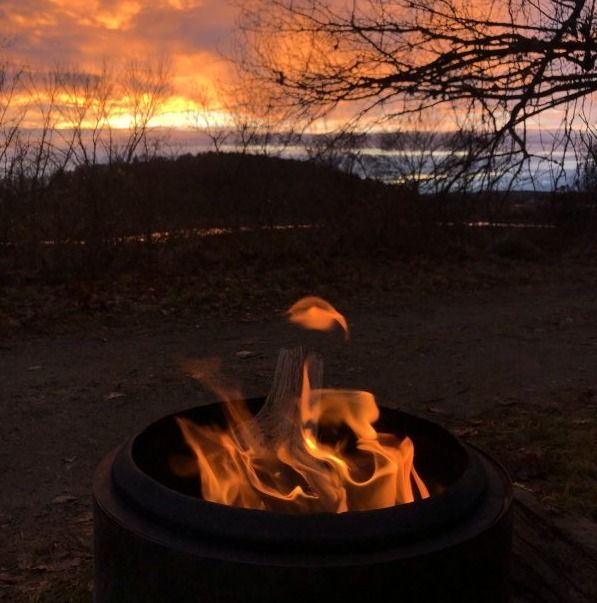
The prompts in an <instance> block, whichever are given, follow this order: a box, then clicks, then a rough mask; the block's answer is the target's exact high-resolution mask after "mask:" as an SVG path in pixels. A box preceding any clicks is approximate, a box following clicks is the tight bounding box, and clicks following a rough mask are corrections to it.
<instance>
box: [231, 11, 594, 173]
mask: <svg viewBox="0 0 597 603" xmlns="http://www.w3.org/2000/svg"><path fill="white" fill-rule="evenodd" d="M239 25H240V26H239V32H240V36H239V44H238V47H237V50H238V57H237V58H238V60H239V61H240V62H241V63H242V65H243V66H244V68H245V69H246V70H247V71H249V72H250V73H251V74H252V75H253V76H254V77H255V78H256V79H257V80H258V81H260V82H263V83H268V84H269V85H270V86H272V87H273V89H275V90H277V95H278V97H277V98H278V101H279V102H280V103H291V104H293V105H294V106H295V107H296V108H298V109H299V110H300V111H301V112H302V113H303V114H304V115H310V116H316V117H318V116H321V115H327V114H329V113H330V112H331V111H333V110H340V111H344V110H345V107H346V106H351V107H352V108H353V112H352V113H351V116H354V115H355V114H356V120H357V121H358V122H359V123H360V124H363V123H369V124H371V123H373V122H375V123H380V122H383V123H388V122H389V123H396V122H398V121H400V118H402V117H403V116H407V115H409V114H413V113H414V114H425V113H426V112H433V114H434V115H437V114H438V112H442V111H444V112H445V113H446V116H448V114H451V115H452V116H454V115H457V116H458V117H457V118H454V117H450V118H449V119H448V118H447V119H448V121H449V123H451V124H452V127H458V128H464V129H471V130H475V131H479V132H482V133H483V135H484V138H485V140H486V144H485V147H484V149H483V152H482V153H480V155H479V157H481V156H484V157H487V158H496V157H504V156H509V157H513V156H517V157H518V158H519V160H520V161H521V164H522V162H523V161H524V160H526V159H528V157H529V150H528V144H527V131H528V128H529V125H537V124H540V123H541V121H543V122H545V121H548V122H549V123H550V125H555V124H553V123H552V122H554V120H555V119H556V118H559V119H560V122H559V124H558V125H559V126H562V128H561V130H560V131H561V132H564V136H563V137H562V138H558V139H557V142H558V143H559V144H563V145H565V146H566V145H568V144H569V143H570V141H571V136H570V134H571V132H572V130H573V128H574V123H575V119H576V118H577V117H578V116H580V115H582V116H584V120H585V121H586V119H587V116H588V115H589V111H590V109H589V104H590V99H591V95H592V94H593V92H595V90H597V70H596V68H595V61H596V59H597V19H596V16H595V0H590V1H586V0H361V1H358V0H353V1H345V0H248V1H247V2H246V3H245V4H244V6H243V10H242V15H241V18H240V21H239ZM554 110H556V111H554ZM589 119H590V118H589ZM457 122H459V123H457ZM488 133H490V134H491V135H489V136H487V134H488ZM469 167H470V166H469ZM477 167H478V166H477ZM486 167H488V168H489V164H487V166H486Z"/></svg>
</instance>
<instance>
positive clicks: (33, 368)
mask: <svg viewBox="0 0 597 603" xmlns="http://www.w3.org/2000/svg"><path fill="white" fill-rule="evenodd" d="M42 368H43V366H41V364H34V365H33V366H28V367H27V370H28V371H41V369H42Z"/></svg>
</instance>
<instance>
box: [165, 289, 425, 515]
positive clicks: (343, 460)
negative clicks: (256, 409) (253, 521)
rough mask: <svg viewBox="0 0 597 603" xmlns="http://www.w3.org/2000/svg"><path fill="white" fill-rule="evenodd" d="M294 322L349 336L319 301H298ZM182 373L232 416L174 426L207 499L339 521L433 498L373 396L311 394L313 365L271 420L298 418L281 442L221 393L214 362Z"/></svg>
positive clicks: (231, 391)
mask: <svg viewBox="0 0 597 603" xmlns="http://www.w3.org/2000/svg"><path fill="white" fill-rule="evenodd" d="M289 314H290V317H291V318H290V319H291V320H294V322H300V323H301V324H304V325H307V324H308V328H322V329H328V328H329V325H330V324H333V323H334V322H337V323H338V324H340V325H341V326H342V328H343V329H344V331H345V333H348V325H347V323H346V319H345V318H344V317H343V316H342V315H341V314H339V313H338V312H337V311H336V310H335V309H334V308H333V307H332V306H331V305H330V304H328V303H327V302H325V301H324V300H321V299H319V298H314V297H310V298H305V299H303V300H300V301H299V302H297V304H295V305H294V306H292V308H291V309H290V311H289ZM324 315H325V316H324ZM313 325H316V326H313ZM186 368H187V370H188V371H189V373H190V374H191V375H192V376H193V377H195V378H198V379H200V380H201V381H202V382H203V383H205V384H206V385H207V386H209V387H210V388H211V389H213V390H214V391H216V392H217V394H218V395H219V397H220V398H221V400H222V402H223V408H224V411H225V414H226V418H227V426H226V427H225V428H223V427H221V426H219V425H211V424H210V425H198V424H196V423H194V422H192V421H190V420H189V419H186V418H182V417H178V418H177V419H176V421H177V423H178V425H179V427H180V429H181V431H182V434H183V437H184V439H185V441H186V443H187V445H188V446H189V448H190V450H191V451H192V453H193V456H194V460H195V462H196V469H198V472H199V479H200V482H201V492H202V496H203V498H204V499H205V500H208V501H211V502H216V503H221V504H225V505H230V506H235V507H244V508H247V509H261V510H269V511H283V512H289V513H314V512H329V513H343V512H346V511H361V510H371V509H381V508H385V507H391V506H394V505H397V504H402V503H408V502H413V501H415V500H419V499H422V498H427V497H429V491H428V489H427V487H426V486H425V484H424V483H423V480H422V479H421V478H420V477H419V475H418V473H417V471H416V470H415V467H414V444H413V442H412V440H411V439H410V438H408V437H405V438H403V439H402V440H399V439H398V438H396V437H395V436H394V435H392V434H388V433H377V431H376V430H375V428H374V426H373V425H374V423H375V422H376V421H377V419H378V418H379V408H378V407H377V404H376V402H375V398H374V396H373V395H372V394H371V393H369V392H366V391H357V390H343V389H322V388H312V387H311V383H310V379H309V359H308V358H307V360H306V361H305V363H304V365H303V371H302V381H301V390H300V395H298V396H295V397H294V398H292V399H290V402H289V405H288V407H287V408H285V413H286V415H285V416H284V417H275V420H276V422H277V423H278V424H280V423H284V421H285V420H286V419H288V418H289V417H290V418H292V417H295V419H294V420H293V421H291V422H290V423H289V425H290V428H289V431H288V432H285V433H283V434H281V433H277V434H276V433H271V430H270V431H269V432H268V430H267V427H268V423H267V420H264V418H263V417H262V416H261V413H259V414H258V415H257V416H253V414H252V413H251V411H250V410H249V408H248V407H247V405H246V404H245V403H244V402H242V395H241V394H240V392H239V391H238V390H237V389H235V388H224V387H222V385H221V377H220V375H219V371H220V365H219V362H218V361H213V360H211V361H200V362H194V363H189V364H187V367H186ZM271 424H272V423H271V421H270V423H269V426H271ZM171 467H172V470H173V471H175V472H176V473H178V474H180V475H184V476H187V477H188V476H189V473H190V472H189V466H188V460H187V462H185V461H184V459H180V458H178V457H177V458H174V459H172V462H171ZM195 473H196V472H195Z"/></svg>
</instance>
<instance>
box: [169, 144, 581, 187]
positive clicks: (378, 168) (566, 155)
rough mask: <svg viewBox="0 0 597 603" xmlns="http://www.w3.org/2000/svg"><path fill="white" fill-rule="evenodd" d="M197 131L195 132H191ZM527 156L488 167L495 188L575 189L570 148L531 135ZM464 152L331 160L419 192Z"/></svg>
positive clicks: (190, 149)
mask: <svg viewBox="0 0 597 603" xmlns="http://www.w3.org/2000/svg"><path fill="white" fill-rule="evenodd" d="M195 136H197V135H195ZM173 149H177V150H178V152H180V153H201V152H207V151H209V150H212V149H211V147H210V145H209V142H208V141H205V139H201V138H199V137H197V138H195V139H193V137H189V136H188V135H187V136H186V137H180V138H179V139H178V140H177V142H176V143H175V145H174V146H173ZM221 150H222V151H224V152H239V151H242V150H243V149H242V148H241V147H239V146H238V145H234V144H225V145H223V146H222V147H221ZM244 151H245V152H247V153H252V154H268V155H273V156H278V157H284V158H288V159H298V160H307V159H309V157H310V155H309V153H308V151H307V150H306V148H305V146H300V145H280V144H277V145H276V144H271V145H268V146H267V147H265V148H264V147H263V146H257V145H248V146H247V147H246V148H245V149H244ZM528 151H529V153H530V154H531V157H530V158H529V159H528V160H527V161H525V163H524V165H523V169H521V170H520V171H519V172H518V173H515V172H516V171H517V170H515V169H513V168H511V169H509V170H504V171H502V172H501V173H499V174H498V173H496V172H493V173H492V174H491V177H492V179H495V181H496V185H495V188H497V189H498V190H506V189H508V190H517V191H539V192H541V191H543V192H546V191H554V190H569V189H574V188H575V186H576V184H577V180H578V162H577V159H576V156H575V155H574V153H572V152H571V151H567V152H564V151H562V150H557V149H556V150H553V149H551V144H550V142H543V141H541V140H540V139H539V137H536V138H535V139H534V140H533V139H531V141H530V143H529V148H528ZM459 155H460V156H463V155H464V153H458V152H456V153H455V152H452V151H450V150H447V149H436V150H432V151H421V150H417V149H406V150H387V149H382V148H379V147H376V146H367V147H364V148H358V149H348V150H347V151H345V152H340V151H338V152H335V153H334V157H333V158H331V160H330V162H331V163H332V164H333V165H335V166H337V167H339V168H340V169H342V170H344V171H347V172H350V173H352V174H355V175H357V176H359V177H361V178H373V179H376V180H380V181H382V182H385V183H388V184H408V183H410V184H416V185H417V186H418V188H419V190H420V191H421V192H424V193H425V192H436V191H437V190H440V189H441V188H442V186H443V184H444V182H445V181H446V180H447V179H450V178H451V176H452V175H451V174H450V171H449V170H447V171H445V172H444V174H443V179H444V181H443V182H442V180H438V179H437V177H436V175H434V171H435V170H434V166H435V167H436V166H439V165H441V164H442V163H444V164H445V162H446V161H448V160H450V159H453V158H454V157H455V156H456V157H458V156H459ZM486 177H487V174H485V176H477V177H473V178H472V179H471V180H470V182H469V185H468V190H471V191H474V190H480V189H482V188H484V187H485V185H486Z"/></svg>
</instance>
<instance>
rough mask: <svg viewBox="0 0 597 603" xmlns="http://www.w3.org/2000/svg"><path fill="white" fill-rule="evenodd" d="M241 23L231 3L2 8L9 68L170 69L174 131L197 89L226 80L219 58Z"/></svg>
mask: <svg viewBox="0 0 597 603" xmlns="http://www.w3.org/2000/svg"><path fill="white" fill-rule="evenodd" d="M234 19H235V8H234V7H233V5H232V3H230V2H229V1H227V0H2V2H0V38H2V39H3V40H4V46H5V48H4V49H3V51H2V54H3V55H4V57H5V60H6V59H8V60H9V61H11V62H13V63H16V64H19V65H24V66H26V67H27V68H29V69H31V70H33V71H44V70H48V69H52V68H54V67H56V66H60V67H63V68H68V69H76V70H83V71H94V70H97V68H98V66H99V65H101V63H102V61H106V62H107V63H108V64H117V63H119V62H123V61H125V60H127V59H133V60H139V61H145V60H158V59H164V60H166V61H169V62H170V65H171V73H172V77H171V84H172V97H171V99H170V101H169V103H168V104H167V105H166V106H165V109H164V110H165V112H166V113H167V115H166V116H165V117H164V119H163V121H164V122H165V123H169V124H170V125H171V124H172V122H174V123H176V121H177V120H178V119H179V117H177V115H176V113H177V112H178V111H180V110H181V109H182V108H183V107H184V105H185V103H186V102H187V101H188V100H190V99H192V98H193V96H194V95H195V91H196V90H197V89H198V88H202V87H206V86H207V87H209V86H210V84H211V83H212V82H213V81H215V80H217V79H225V77H226V70H227V66H226V63H225V61H223V59H222V57H221V54H220V50H221V49H222V48H223V47H224V46H225V44H226V41H227V38H228V36H229V34H230V31H231V29H232V26H233V24H234ZM168 113H169V115H168Z"/></svg>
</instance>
